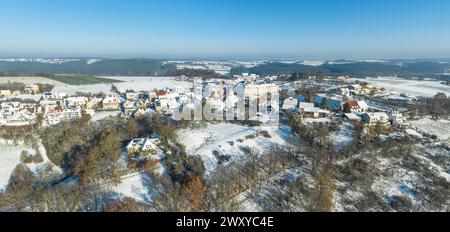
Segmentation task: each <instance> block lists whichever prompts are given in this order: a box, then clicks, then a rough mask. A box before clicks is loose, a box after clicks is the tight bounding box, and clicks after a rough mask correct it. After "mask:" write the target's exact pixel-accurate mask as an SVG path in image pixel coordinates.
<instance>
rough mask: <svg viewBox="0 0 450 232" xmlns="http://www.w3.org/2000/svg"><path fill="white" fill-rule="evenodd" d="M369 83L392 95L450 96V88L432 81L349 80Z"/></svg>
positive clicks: (380, 78)
mask: <svg viewBox="0 0 450 232" xmlns="http://www.w3.org/2000/svg"><path fill="white" fill-rule="evenodd" d="M356 80H358V81H362V82H367V83H368V84H369V85H373V86H376V87H380V88H385V89H386V90H387V91H389V92H391V93H398V94H401V93H406V94H408V95H410V96H424V97H432V96H434V95H436V94H437V93H438V92H443V93H445V94H447V96H450V86H448V85H443V84H441V83H440V82H439V81H432V80H407V79H403V78H398V77H378V78H366V79H364V78H349V79H348V81H351V82H353V81H356Z"/></svg>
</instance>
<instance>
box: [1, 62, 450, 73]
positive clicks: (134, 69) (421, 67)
mask: <svg viewBox="0 0 450 232" xmlns="http://www.w3.org/2000/svg"><path fill="white" fill-rule="evenodd" d="M93 60H94V61H93ZM49 62H50V63H49ZM309 64H314V65H309ZM244 72H247V73H254V74H258V75H263V76H264V75H290V74H292V73H294V72H295V73H319V72H321V73H330V74H338V75H341V74H347V75H353V76H368V75H398V76H440V75H442V74H444V73H450V60H433V59H421V60H384V61H377V60H372V61H370V60H368V61H351V60H335V61H324V62H302V61H297V62H283V61H272V62H265V63H262V64H260V65H257V66H254V67H244V66H240V67H234V68H233V69H231V72H230V73H231V75H234V74H241V73H244ZM39 74H71V75H88V76H89V75H107V76H163V75H178V74H180V75H187V76H190V75H201V76H208V77H210V76H215V74H214V72H213V71H211V70H206V71H205V70H203V71H201V70H200V71H199V70H177V67H176V65H175V64H171V63H167V62H164V60H157V59H104V60H96V59H67V60H63V61H61V60H59V59H53V60H52V59H49V60H42V59H34V60H33V59H28V60H27V59H24V60H20V59H18V60H5V59H0V75H3V76H4V75H10V76H14V75H39Z"/></svg>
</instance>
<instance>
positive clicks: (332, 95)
mask: <svg viewBox="0 0 450 232" xmlns="http://www.w3.org/2000/svg"><path fill="white" fill-rule="evenodd" d="M138 79H139V80H141V79H142V81H140V82H137V83H133V82H125V83H124V84H121V83H118V84H108V85H106V84H103V85H99V86H100V87H101V88H99V89H100V90H99V91H98V92H83V91H80V92H76V93H73V92H72V93H71V94H66V93H64V92H63V91H61V89H60V90H59V91H55V90H50V91H43V89H41V88H40V86H42V84H41V83H28V84H26V85H25V86H23V87H22V88H14V89H8V88H3V89H0V95H1V96H0V107H1V108H0V126H1V128H2V129H3V130H6V131H10V130H11V129H14V128H30V129H27V130H31V131H33V130H34V128H43V129H44V130H43V133H44V136H46V135H45V133H47V132H46V131H52V130H54V129H52V128H58V127H63V128H66V127H67V126H68V125H72V124H70V122H72V121H75V122H76V121H78V120H82V121H85V120H88V121H90V124H91V125H92V127H94V128H95V127H96V125H98V126H99V127H100V128H103V127H104V124H103V123H102V122H105V123H111V122H113V123H116V122H117V123H126V122H129V121H133V122H140V121H144V122H146V120H149V118H155V116H157V117H160V118H162V119H163V120H164V122H163V123H165V124H167V125H173V127H170V130H172V132H171V133H174V134H177V135H178V138H177V139H173V138H171V139H170V140H168V137H167V135H161V134H159V133H156V132H158V131H161V130H156V129H155V128H149V130H148V131H151V132H149V133H139V136H128V135H117V136H116V135H113V137H117V139H118V140H117V141H116V142H115V143H116V144H114V146H111V147H108V148H102V149H114V150H111V152H113V151H114V152H118V153H119V154H120V158H119V160H121V161H120V162H119V164H120V165H119V166H120V168H119V169H118V170H120V171H119V173H120V175H121V176H120V179H121V180H123V183H120V184H118V185H117V186H110V187H108V188H112V189H113V190H114V191H116V192H117V193H120V194H122V195H123V196H126V197H132V198H133V199H136V200H137V201H139V202H145V203H146V204H150V203H151V202H152V201H153V198H151V199H146V198H144V199H143V198H142V196H143V194H144V193H143V191H144V189H147V188H149V186H147V185H146V184H144V179H143V178H145V175H144V173H146V172H148V171H149V172H150V173H152V175H156V176H159V177H160V178H164V177H168V176H172V178H174V177H173V175H175V174H174V171H175V170H173V166H174V165H176V163H177V162H180V161H176V162H175V161H173V160H174V159H175V160H178V159H187V160H190V159H193V160H190V161H183V162H190V163H189V164H185V165H190V166H196V170H197V169H198V170H203V171H198V172H199V174H198V175H202V176H203V177H202V178H205V180H212V179H213V178H214V176H215V175H219V173H220V172H221V171H220V170H222V169H221V168H223V167H233V166H238V167H239V164H240V163H241V162H244V161H245V160H247V162H248V159H250V157H252V154H259V155H261V156H263V155H269V156H270V154H272V153H271V152H274V153H273V154H272V155H275V154H277V153H278V152H276V149H281V150H282V152H281V154H283V152H292V153H295V154H298V153H299V152H301V153H305V154H308V153H310V151H309V149H311V147H310V146H315V145H308V141H309V139H310V138H309V137H308V136H309V134H312V136H313V138H312V140H311V141H322V139H323V138H326V140H329V141H330V142H331V144H332V146H333V147H334V148H330V149H332V150H330V154H329V155H331V156H334V155H338V154H340V155H345V154H348V153H351V152H353V153H355V152H361V151H364V150H365V149H368V148H369V147H370V146H372V145H367V144H365V143H369V144H379V143H380V142H379V140H377V138H379V139H381V141H384V142H382V143H381V144H383V143H386V144H388V143H389V141H395V140H398V139H404V138H409V137H411V138H414V139H416V140H417V141H420V143H422V145H420V147H422V146H431V147H433V149H438V150H439V149H448V142H447V140H448V137H445V135H446V134H447V133H446V132H445V131H446V130H447V129H448V128H445V127H444V128H442V130H439V129H436V128H438V127H439V125H441V124H439V125H438V123H440V122H441V121H442V123H444V124H445V122H448V121H446V120H447V119H446V118H445V117H442V118H441V119H439V120H436V119H435V118H434V117H435V116H432V115H427V114H423V113H422V114H418V112H419V108H418V106H417V104H416V103H418V102H419V101H421V100H422V99H423V96H415V95H412V94H408V93H399V92H395V91H390V90H388V89H385V88H383V87H382V86H379V85H378V86H375V85H371V84H368V83H367V82H365V81H364V80H362V81H360V80H357V81H355V80H352V79H351V78H348V77H346V76H338V77H336V76H329V77H325V78H323V77H320V78H319V77H316V76H309V77H307V78H304V79H301V80H294V81H292V80H289V79H288V78H287V77H286V76H275V75H272V76H260V75H256V74H250V73H242V74H239V75H233V76H232V77H229V78H224V79H207V78H190V77H186V76H178V77H175V78H174V79H173V80H174V82H175V83H180V84H179V85H177V84H175V85H171V86H166V87H162V85H161V86H158V87H152V86H153V83H156V82H155V81H158V83H160V82H161V81H159V80H154V79H151V80H150V81H149V80H146V79H143V78H137V77H136V78H134V79H133V80H138ZM186 83H190V84H186ZM145 84H146V85H145ZM133 85H134V86H139V88H138V89H135V88H133ZM5 86H14V84H12V83H9V84H8V85H3V87H5ZM106 87H108V90H109V91H105V90H106ZM45 90H49V88H46V89H45ZM89 91H90V90H89ZM186 112H187V113H186ZM198 112H199V113H198ZM197 113H198V114H197ZM120 119H124V120H125V121H121V120H120ZM141 119H142V120H141ZM67 123H69V124H67ZM444 124H442V125H444ZM102 125H103V126H102ZM127 125H129V124H124V125H123V126H125V127H126V126H127ZM151 125H153V126H155V125H154V124H151ZM111 126H112V127H121V125H120V124H119V125H111ZM89 127H91V126H89ZM325 128H327V129H326V131H327V132H326V133H325V134H322V135H321V134H320V133H322V132H320V131H322V130H323V129H325ZM73 129H74V130H75V131H76V130H77V129H76V128H73ZM125 129H126V128H125ZM56 130H58V129H56ZM61 130H62V129H61ZM61 130H60V131H61ZM146 130H147V129H146ZM61 132H63V133H65V132H64V130H63V131H61ZM77 133H83V132H81V131H80V132H77ZM131 134H133V133H131ZM443 135H444V136H443ZM50 136H53V135H50ZM55 136H56V135H55ZM64 136H68V135H64ZM321 136H322V137H321ZM323 136H325V137H323ZM41 137H42V135H41ZM119 138H120V139H119ZM297 138H300V140H302V142H299V141H298V140H296V139H297ZM67 139H69V140H70V138H67ZM122 139H123V140H122ZM38 141H39V140H38ZM355 141H356V145H354V144H355ZM367 141H368V142H367ZM74 142H75V141H74ZM88 142H89V140H88ZM174 142H175V144H174ZM305 142H307V143H306V144H305ZM47 143H48V142H47ZM311 143H312V144H314V143H315V142H311ZM179 144H182V145H181V147H179V146H180V145H179ZM74 145H75V146H76V145H77V144H76V142H75V144H74ZM46 146H48V145H46ZM58 146H59V145H57V146H56V147H58ZM183 146H184V147H183ZM383 146H384V145H383ZM351 147H354V148H351ZM446 147H447V148H446ZM46 148H47V147H46ZM75 148H76V147H75ZM75 148H74V149H75ZM42 149H43V148H42ZM71 149H72V148H71ZM274 149H275V150H274ZM314 149H315V148H314ZM352 149H356V150H352ZM349 150H351V151H349ZM331 151H332V152H331ZM439 151H441V150H439ZM51 152H52V151H51V150H50V151H49V150H48V149H47V151H46V152H45V150H44V151H43V153H44V154H45V153H47V156H49V158H47V157H46V156H44V160H51V161H52V162H53V163H54V158H50V156H51V155H52V153H51ZM179 152H186V154H185V155H186V157H187V158H183V157H184V155H182V156H179V155H180V154H178V153H179ZM31 153H33V152H31ZM266 153H268V154H266ZM296 156H298V157H297V158H295V159H294V160H296V161H295V162H294V161H293V162H294V164H292V165H293V166H289V168H285V169H280V170H279V171H280V173H290V172H300V173H301V174H295V175H299V176H301V175H307V174H305V173H304V172H305V171H304V169H305V168H304V167H303V165H304V164H303V163H302V162H305V161H298V160H297V159H300V160H302V159H305V158H300V157H302V156H301V155H296ZM180 157H181V158H180ZM195 157H198V158H199V159H200V161H194V160H196V159H197V158H195ZM194 158H195V159H194ZM22 162H23V161H22ZM47 162H49V161H47ZM196 162H202V164H201V165H197V164H196ZM298 162H300V163H302V165H300V166H297V165H299V163H298ZM377 162H378V161H377ZM244 163H245V162H244ZM306 163H308V162H306ZM39 165H42V164H38V166H37V167H39ZM54 165H55V164H52V166H54ZM433 165H434V164H433ZM56 166H59V164H56ZM56 166H54V167H55V168H56ZM190 166H188V167H190ZM436 167H437V166H436ZM239 168H242V167H239ZM38 170H39V169H38ZM400 170H402V171H403V169H400ZM437 170H438V171H437V172H438V173H440V174H439V175H442V176H444V177H445V178H447V176H448V174H446V172H445V167H442V166H439V167H437ZM37 172H39V171H37ZM111 174H112V173H111ZM8 175H9V174H8ZM104 175H109V174H108V173H106V174H104ZM177 175H180V174H177ZM183 175H186V174H183ZM285 175H287V174H285ZM7 178H9V176H6V175H5V176H4V179H5V180H4V183H3V184H4V185H5V184H6V181H7ZM66 178H67V177H66ZM177 178H179V177H177ZM272 178H275V176H274V177H272ZM276 178H281V179H282V180H283V181H286V180H284V179H285V178H286V177H285V176H284V175H282V176H276ZM95 180H96V181H99V180H101V178H100V179H96V178H95ZM266 181H268V183H267V184H268V187H267V188H270V189H271V188H272V187H270V186H271V185H270V183H272V181H276V179H274V180H272V179H267V180H266ZM392 181H394V182H395V181H398V180H397V179H393V180H392ZM385 185H386V184H383V185H381V186H385ZM108 186H109V185H108ZM390 186H391V187H390V188H392V189H398V188H401V186H402V185H400V187H399V186H398V183H397V182H395V184H394V183H390ZM382 188H383V187H382ZM390 188H389V189H388V190H386V191H392V190H391V189H390ZM151 191H154V190H151ZM377 191H378V190H377ZM380 191H384V190H380ZM336 194H337V193H336ZM384 194H387V195H388V196H390V194H391V193H390V192H386V193H384ZM122 195H121V196H122ZM337 196H339V199H341V200H343V199H346V198H345V197H344V196H341V195H339V194H338V195H337ZM250 199H251V198H246V201H250V202H251V200H250ZM339 199H337V200H336V201H337V202H339ZM249 204H250V206H249V207H250V208H241V210H251V211H253V210H256V209H257V208H255V207H256V206H254V205H255V203H253V202H251V203H249ZM336 204H337V203H336ZM333 207H334V210H337V211H345V210H344V209H342V208H339V207H340V206H339V205H338V204H337V205H335V206H333Z"/></svg>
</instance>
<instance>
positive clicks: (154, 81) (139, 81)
mask: <svg viewBox="0 0 450 232" xmlns="http://www.w3.org/2000/svg"><path fill="white" fill-rule="evenodd" d="M104 78H109V79H116V80H121V81H123V82H121V83H115V86H117V88H118V89H119V90H120V91H125V90H127V89H133V90H135V91H141V90H154V89H163V88H166V87H167V88H190V87H192V83H190V82H186V81H178V80H176V79H175V78H174V77H139V76H105V77H104ZM8 81H11V82H22V83H25V84H31V83H48V84H52V85H54V86H55V88H54V89H53V91H55V92H60V93H66V94H69V95H73V94H75V93H76V92H83V93H100V92H104V93H106V94H114V93H113V92H111V85H110V84H93V85H68V84H64V83H61V82H58V81H54V80H50V79H47V78H44V77H0V83H6V82H8ZM37 96H39V97H40V95H37ZM23 97H27V98H30V96H28V95H27V96H23Z"/></svg>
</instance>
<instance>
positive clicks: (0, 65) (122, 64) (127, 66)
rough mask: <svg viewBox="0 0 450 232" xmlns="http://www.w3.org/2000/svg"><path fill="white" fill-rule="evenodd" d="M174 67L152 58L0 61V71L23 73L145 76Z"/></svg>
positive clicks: (160, 72) (164, 71)
mask: <svg viewBox="0 0 450 232" xmlns="http://www.w3.org/2000/svg"><path fill="white" fill-rule="evenodd" d="M174 69H176V67H175V66H174V65H171V64H163V62H162V61H161V60H154V59H105V60H101V61H98V62H95V63H91V64H89V62H87V60H78V61H69V62H64V63H61V64H48V63H39V62H9V61H0V73H15V74H23V75H35V74H39V73H46V74H77V75H111V76H119V75H121V76H146V75H164V74H165V73H166V72H168V71H170V70H174Z"/></svg>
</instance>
